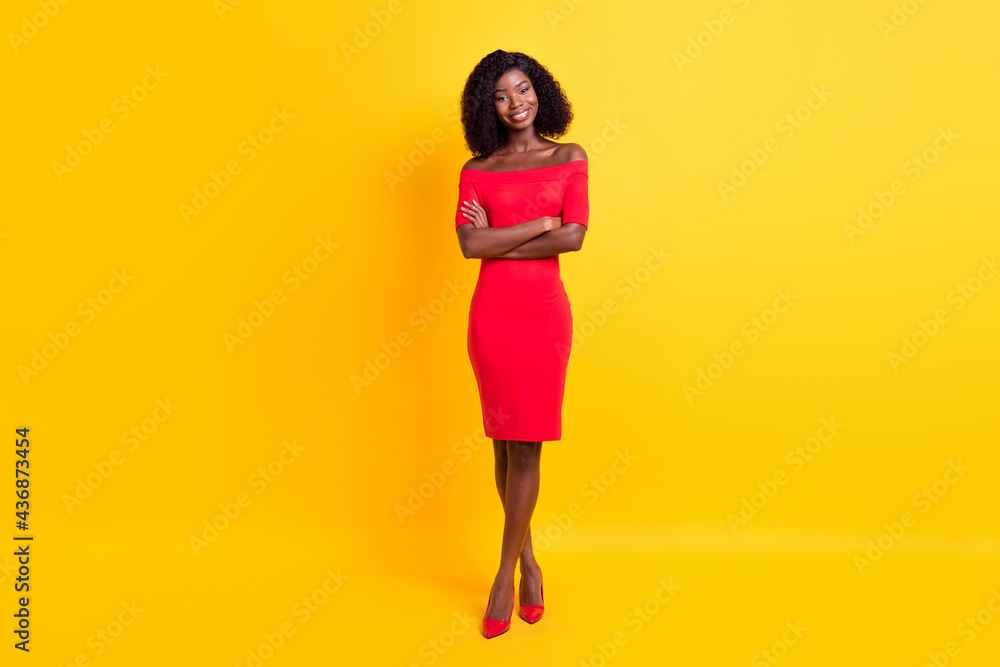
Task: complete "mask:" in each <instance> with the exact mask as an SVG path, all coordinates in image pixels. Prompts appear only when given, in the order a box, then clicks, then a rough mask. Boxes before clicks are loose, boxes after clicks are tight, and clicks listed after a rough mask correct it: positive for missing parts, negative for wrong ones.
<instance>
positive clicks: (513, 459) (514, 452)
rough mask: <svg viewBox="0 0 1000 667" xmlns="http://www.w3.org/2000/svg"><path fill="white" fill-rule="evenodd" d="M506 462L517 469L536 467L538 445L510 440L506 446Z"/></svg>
mask: <svg viewBox="0 0 1000 667" xmlns="http://www.w3.org/2000/svg"><path fill="white" fill-rule="evenodd" d="M507 461H508V463H509V464H510V465H512V466H514V467H515V468H517V469H531V468H534V467H536V466H537V465H538V444H537V443H534V442H517V441H514V440H511V441H510V442H508V444H507Z"/></svg>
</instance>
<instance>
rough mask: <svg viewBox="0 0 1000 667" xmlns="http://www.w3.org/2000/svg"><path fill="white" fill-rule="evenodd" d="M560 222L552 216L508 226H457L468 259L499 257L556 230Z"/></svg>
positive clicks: (472, 223) (460, 242) (459, 242)
mask: <svg viewBox="0 0 1000 667" xmlns="http://www.w3.org/2000/svg"><path fill="white" fill-rule="evenodd" d="M557 224H558V223H557V222H556V220H555V219H554V218H552V217H549V216H546V217H543V218H535V219H534V220H528V221H527V222H522V223H520V224H517V225H510V226H508V227H486V226H480V225H479V224H478V223H474V222H470V224H462V225H459V226H458V228H457V230H456V231H457V232H458V244H459V245H460V246H461V247H462V254H463V255H464V256H465V258H466V259H474V258H485V257H499V256H501V255H503V254H504V253H506V252H510V251H511V250H513V249H514V248H517V247H518V246H520V245H521V244H523V243H524V242H525V241H530V240H532V239H534V238H535V237H536V236H538V235H539V234H542V235H544V234H546V233H547V232H549V230H550V229H551V230H555V226H556V225H557Z"/></svg>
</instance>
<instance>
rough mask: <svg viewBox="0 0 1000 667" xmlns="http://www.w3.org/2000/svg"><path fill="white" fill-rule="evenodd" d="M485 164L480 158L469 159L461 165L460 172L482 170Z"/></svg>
mask: <svg viewBox="0 0 1000 667" xmlns="http://www.w3.org/2000/svg"><path fill="white" fill-rule="evenodd" d="M485 164H486V163H485V162H484V161H483V159H482V158H478V157H474V158H470V159H469V160H468V161H467V162H466V163H465V164H464V165H462V171H465V170H466V169H482V168H483V167H484V166H485Z"/></svg>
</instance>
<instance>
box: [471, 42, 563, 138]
mask: <svg viewBox="0 0 1000 667" xmlns="http://www.w3.org/2000/svg"><path fill="white" fill-rule="evenodd" d="M511 70H521V71H522V72H524V73H525V74H527V75H528V79H530V80H531V85H532V86H534V88H535V96H536V97H537V98H538V111H537V115H536V116H535V121H534V127H535V130H536V131H537V132H538V134H539V135H541V136H543V137H548V138H551V139H556V138H558V137H561V136H562V135H564V134H566V131H567V130H568V129H569V126H570V123H572V122H573V107H572V105H570V103H569V99H568V98H567V97H566V93H565V92H564V91H563V89H562V86H560V85H559V82H558V81H556V80H555V78H554V77H553V76H552V74H551V73H550V72H549V70H547V69H545V66H544V65H542V64H541V63H539V62H538V61H537V60H535V59H534V58H532V57H531V56H528V55H525V54H523V53H521V52H519V51H502V50H500V49H497V50H496V51H494V52H493V53H491V54H489V55H488V56H486V57H485V58H483V59H482V60H480V61H479V62H478V63H477V64H476V66H475V67H474V68H472V73H471V74H469V78H468V79H467V80H466V81H465V88H464V89H463V90H462V101H461V107H462V127H463V128H464V131H465V143H466V145H467V146H468V147H469V150H470V151H471V152H472V155H473V156H474V157H477V158H478V157H486V156H488V155H490V154H491V153H493V151H495V150H496V149H497V148H499V147H500V146H502V145H503V144H504V142H505V141H506V140H507V128H506V127H505V126H504V124H503V123H501V122H500V119H499V118H498V117H497V112H496V107H495V106H494V103H493V86H495V85H496V82H497V79H499V78H500V77H501V76H503V75H504V74H506V73H507V72H510V71H511Z"/></svg>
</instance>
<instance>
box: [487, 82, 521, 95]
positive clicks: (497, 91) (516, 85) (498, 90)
mask: <svg viewBox="0 0 1000 667" xmlns="http://www.w3.org/2000/svg"><path fill="white" fill-rule="evenodd" d="M522 83H528V82H527V81H521V82H520V83H516V84H514V87H515V88H516V87H518V86H520V85H521V84H522ZM506 90H507V89H506V88H497V89H496V90H494V91H493V92H494V93H499V92H501V91H506Z"/></svg>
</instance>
